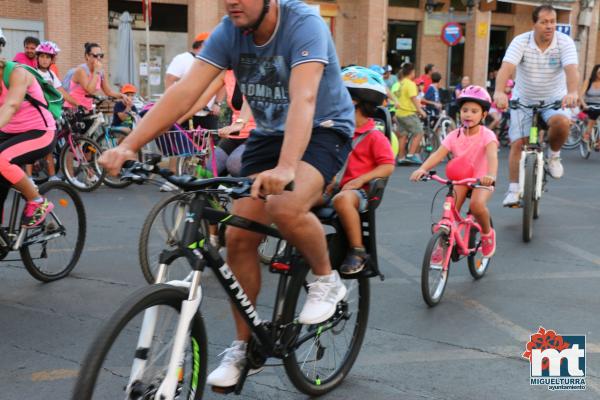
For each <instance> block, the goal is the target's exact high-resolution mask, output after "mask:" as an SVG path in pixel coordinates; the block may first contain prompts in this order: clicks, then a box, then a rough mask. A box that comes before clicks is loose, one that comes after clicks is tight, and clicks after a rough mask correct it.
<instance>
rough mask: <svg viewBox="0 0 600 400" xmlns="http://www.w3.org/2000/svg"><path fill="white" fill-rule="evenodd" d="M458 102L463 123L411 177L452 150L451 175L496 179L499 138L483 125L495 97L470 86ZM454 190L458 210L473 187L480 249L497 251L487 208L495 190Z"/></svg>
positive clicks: (488, 183)
mask: <svg viewBox="0 0 600 400" xmlns="http://www.w3.org/2000/svg"><path fill="white" fill-rule="evenodd" d="M457 103H458V106H459V107H460V119H461V122H462V126H461V127H460V128H458V129H455V130H454V131H452V132H450V134H449V135H448V136H447V137H446V138H445V139H444V141H443V142H442V145H441V146H440V147H439V149H437V151H435V152H434V153H433V154H432V155H430V156H429V158H428V159H427V160H426V161H425V162H424V163H423V164H422V165H421V167H420V168H419V169H417V170H416V171H415V172H413V173H412V175H411V176H410V179H411V180H412V181H418V180H419V179H421V177H423V176H424V175H426V174H427V173H428V171H429V170H430V169H432V168H434V167H435V166H436V165H438V164H439V163H440V162H441V161H442V160H444V159H445V158H446V156H447V155H448V154H449V153H450V154H452V157H453V158H452V160H451V161H450V162H449V163H448V165H447V167H446V176H447V177H448V179H451V180H461V179H466V178H478V179H479V180H480V181H481V184H482V185H484V186H491V185H493V184H494V183H495V182H496V173H497V171H498V139H496V135H495V134H494V132H492V131H491V130H489V129H488V128H486V127H485V126H484V125H483V124H484V120H485V117H486V116H487V113H488V111H489V109H490V106H491V103H492V99H491V98H490V95H489V94H488V92H487V91H486V90H485V89H484V88H482V87H480V86H468V87H466V88H465V89H463V90H462V91H461V92H460V95H459V97H458V98H457ZM454 190H455V192H456V208H457V209H458V210H460V209H461V207H462V204H463V203H464V201H465V198H466V196H467V193H468V192H469V191H472V193H471V203H470V205H469V209H470V211H471V214H472V215H473V216H474V217H475V219H476V220H477V222H478V223H479V224H480V225H481V233H482V235H481V242H482V243H481V250H482V253H483V256H484V257H491V256H493V255H494V252H495V251H496V233H495V231H494V229H493V228H492V227H491V222H490V221H491V220H490V213H489V210H488V208H487V203H488V201H489V200H490V198H491V197H492V192H490V191H488V190H484V189H469V188H468V187H466V186H456V187H455V188H454Z"/></svg>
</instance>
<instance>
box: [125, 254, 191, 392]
mask: <svg viewBox="0 0 600 400" xmlns="http://www.w3.org/2000/svg"><path fill="white" fill-rule="evenodd" d="M166 268H167V265H166V264H161V265H160V267H159V272H158V279H157V281H160V280H164V276H165V270H166ZM201 275H202V272H201V271H194V272H193V273H192V281H191V283H190V282H187V281H170V282H167V284H169V285H172V286H177V287H184V288H189V296H188V299H187V300H185V301H183V302H182V304H181V313H180V317H179V321H178V323H177V330H176V331H175V336H174V340H173V349H172V350H171V358H170V359H169V366H168V368H167V371H166V374H165V378H164V380H163V381H162V383H161V385H160V387H159V388H158V391H157V392H156V394H155V398H157V399H164V400H174V398H175V394H176V391H177V386H178V384H179V376H180V371H181V369H182V368H183V364H184V356H185V342H186V340H187V339H188V337H189V332H190V325H191V322H192V319H193V318H194V316H195V315H196V312H197V311H198V308H199V307H200V302H201V301H202V287H201V286H200V278H201ZM157 319H158V310H157V307H151V308H149V309H148V310H146V311H145V312H144V319H143V322H142V329H141V332H140V336H139V338H138V343H137V348H136V351H135V359H134V361H133V365H132V367H131V374H130V378H129V382H128V384H127V389H126V394H127V395H128V396H129V395H130V394H131V391H132V389H133V385H134V384H135V383H136V382H137V381H139V380H140V379H141V378H142V376H143V375H144V370H145V367H146V362H147V361H148V350H149V349H150V345H151V343H152V338H153V336H154V330H155V328H156V323H157Z"/></svg>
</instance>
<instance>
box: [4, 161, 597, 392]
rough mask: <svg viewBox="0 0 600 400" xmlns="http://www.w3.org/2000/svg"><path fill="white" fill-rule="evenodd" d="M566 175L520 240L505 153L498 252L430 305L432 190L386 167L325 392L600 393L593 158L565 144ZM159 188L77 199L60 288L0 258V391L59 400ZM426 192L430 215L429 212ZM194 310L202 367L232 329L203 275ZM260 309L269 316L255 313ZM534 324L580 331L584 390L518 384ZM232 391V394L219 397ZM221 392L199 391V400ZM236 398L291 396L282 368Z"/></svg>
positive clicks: (463, 270) (131, 286) (269, 290)
mask: <svg viewBox="0 0 600 400" xmlns="http://www.w3.org/2000/svg"><path fill="white" fill-rule="evenodd" d="M563 159H564V165H565V171H566V172H565V176H564V178H563V179H561V180H551V181H550V182H549V184H548V190H549V191H548V192H547V193H545V195H544V197H543V199H542V203H541V207H542V208H541V216H540V219H539V220H538V221H536V222H535V230H534V238H533V240H532V242H531V243H528V244H525V243H523V242H522V240H521V211H520V210H514V209H504V208H502V207H501V202H502V197H503V195H504V190H505V188H506V186H507V178H506V173H507V171H506V151H503V152H502V153H501V156H500V160H501V163H500V171H499V172H500V173H499V175H500V176H499V183H498V191H497V193H496V194H495V195H494V196H493V199H492V201H491V203H490V204H489V207H490V210H491V212H492V215H493V218H494V225H495V227H496V229H497V239H498V248H497V251H496V255H495V257H494V258H493V260H492V264H491V266H490V269H489V271H488V273H487V274H486V276H485V277H484V278H483V279H481V280H480V281H477V282H475V281H473V279H472V278H471V277H470V275H469V272H468V268H467V265H466V261H461V262H459V263H456V264H453V265H452V269H451V273H450V279H449V283H448V288H447V291H446V293H445V295H444V298H443V300H442V303H441V304H440V305H439V306H437V307H435V308H433V309H430V308H428V307H427V306H426V305H425V303H424V302H423V300H422V298H421V292H420V269H421V267H420V266H421V262H422V257H423V253H424V250H425V246H426V244H427V241H428V239H429V237H430V229H429V227H430V224H431V215H430V205H431V201H432V199H433V195H434V193H435V192H436V190H437V189H439V185H438V184H436V183H434V182H428V183H411V182H409V181H408V176H409V173H410V172H411V171H412V169H413V168H409V167H401V168H397V169H396V171H395V173H394V175H393V177H392V179H391V180H390V182H389V184H388V187H387V189H386V193H385V197H384V201H383V203H382V205H381V207H380V208H379V210H378V214H377V217H378V219H377V222H378V240H379V257H380V265H381V269H382V271H383V272H384V273H385V276H386V280H385V281H384V282H380V281H379V280H378V279H373V280H372V282H371V283H372V287H371V289H372V291H371V308H370V319H369V324H368V330H367V334H366V338H365V342H364V345H363V347H362V350H361V352H360V355H359V357H358V360H357V362H356V364H355V365H354V367H353V368H352V371H351V373H350V374H349V376H348V377H347V378H346V380H345V381H344V383H343V384H342V385H341V386H340V387H339V388H338V389H336V390H335V391H333V392H332V393H330V394H328V395H326V396H324V398H326V399H460V400H466V399H477V400H480V399H595V398H598V397H600V318H598V312H599V310H600V246H599V245H598V243H599V240H598V236H596V235H598V228H599V227H600V188H599V186H598V180H597V179H598V178H597V176H598V173H600V154H598V153H593V154H592V155H591V157H590V159H589V160H582V159H580V158H579V155H578V153H576V152H575V151H571V152H568V151H563ZM161 196H162V194H160V193H159V192H158V189H157V188H155V187H152V186H143V187H140V186H131V187H129V188H126V189H123V190H115V189H108V188H105V187H102V188H100V189H99V190H98V191H96V192H93V193H89V194H88V193H84V194H82V197H83V199H84V202H85V205H86V211H87V215H88V234H87V241H86V245H85V251H84V254H83V256H82V258H81V260H80V262H79V265H78V266H77V267H76V269H75V270H74V271H73V272H72V274H71V275H70V276H69V277H67V278H65V279H63V280H61V281H58V282H54V283H50V284H42V283H39V282H37V281H36V280H34V279H33V278H32V277H31V276H29V274H28V273H27V271H26V270H25V269H24V268H23V267H22V265H21V263H20V262H16V261H15V262H2V263H1V264H0V338H2V339H1V340H0V399H3V400H20V399H28V400H55V399H56V400H59V399H60V400H63V399H69V398H70V394H71V391H72V388H73V384H74V382H75V376H76V374H77V372H78V369H79V367H80V362H81V360H82V358H83V355H84V354H85V352H86V350H87V348H88V346H89V345H90V343H91V341H92V340H93V338H94V337H95V335H96V334H97V332H98V330H99V329H100V327H101V326H102V324H103V323H104V321H105V320H106V319H107V318H108V317H109V316H110V315H111V314H112V313H113V312H114V310H115V309H116V308H117V307H118V306H119V305H120V304H121V303H122V301H123V300H124V299H125V298H126V297H127V296H128V295H130V294H131V293H132V292H133V291H134V290H136V289H137V288H139V287H142V286H144V285H145V281H144V279H143V276H142V274H141V272H140V268H139V266H138V259H137V244H138V236H139V232H140V229H141V226H142V222H143V220H144V218H145V217H146V215H147V213H148V211H149V210H150V208H151V207H152V205H153V204H155V203H156V202H157V201H158V200H159V199H160V198H161ZM441 201H442V198H441V197H438V199H437V201H436V203H435V207H434V216H439V214H440V210H441ZM275 282H276V277H275V276H273V275H270V274H268V273H264V274H263V287H264V290H263V292H262V294H261V297H260V298H259V307H258V309H259V312H261V313H263V314H265V313H268V312H269V310H270V309H269V306H270V305H271V302H272V294H273V290H274V287H273V286H274V283H275ZM204 295H205V299H204V303H203V308H202V312H203V314H204V318H205V321H206V326H207V331H208V338H209V344H210V347H209V368H213V367H214V366H215V365H216V363H217V362H218V358H217V354H219V353H220V352H221V351H222V350H223V349H224V347H226V346H227V345H228V344H229V343H230V342H231V340H232V339H233V336H234V329H233V323H232V319H231V317H230V312H229V306H228V302H227V300H226V298H225V293H224V292H223V291H222V290H221V289H220V288H219V287H217V285H216V282H215V279H214V277H213V276H211V275H210V274H206V275H205V281H204ZM267 315H268V314H267ZM540 326H542V327H544V328H546V329H553V330H556V332H557V333H558V334H563V335H586V337H587V345H586V375H587V376H586V379H587V389H586V390H585V391H578V392H558V391H549V390H548V389H547V388H546V387H544V386H539V387H534V386H531V385H530V381H529V377H530V368H529V362H528V360H526V359H524V358H522V357H521V354H522V353H523V352H524V351H525V345H526V343H527V341H528V340H529V336H530V335H531V334H533V333H534V332H536V331H537V330H538V328H539V327H540ZM229 396H233V395H229ZM221 397H222V396H221V395H217V394H214V393H211V392H207V393H206V398H210V399H213V398H214V399H218V398H221ZM239 398H240V399H302V398H306V396H304V395H302V394H301V393H299V392H297V391H296V390H295V389H294V387H293V386H292V384H291V383H290V381H289V380H288V379H287V377H286V375H285V371H284V370H283V368H282V367H271V368H267V369H265V370H264V371H263V372H262V373H260V374H258V375H256V376H254V377H251V378H249V379H248V381H247V383H246V385H245V388H244V392H243V394H242V395H241V396H239Z"/></svg>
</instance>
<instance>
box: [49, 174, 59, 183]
mask: <svg viewBox="0 0 600 400" xmlns="http://www.w3.org/2000/svg"><path fill="white" fill-rule="evenodd" d="M60 181H62V179H60V178H59V177H58V176H56V175H54V176H51V177H50V178H48V182H60Z"/></svg>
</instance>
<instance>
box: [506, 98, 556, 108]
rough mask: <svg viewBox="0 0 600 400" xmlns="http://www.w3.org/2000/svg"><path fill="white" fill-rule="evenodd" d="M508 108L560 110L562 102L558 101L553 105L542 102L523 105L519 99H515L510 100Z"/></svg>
mask: <svg viewBox="0 0 600 400" xmlns="http://www.w3.org/2000/svg"><path fill="white" fill-rule="evenodd" d="M508 106H509V107H510V108H512V109H513V110H516V109H519V108H526V109H530V110H533V109H537V110H548V109H551V108H552V109H555V110H558V109H559V108H562V101H561V100H557V101H555V102H552V103H545V102H544V101H540V102H539V103H534V104H523V103H521V101H520V100H519V99H514V100H510V101H509V102H508Z"/></svg>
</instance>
